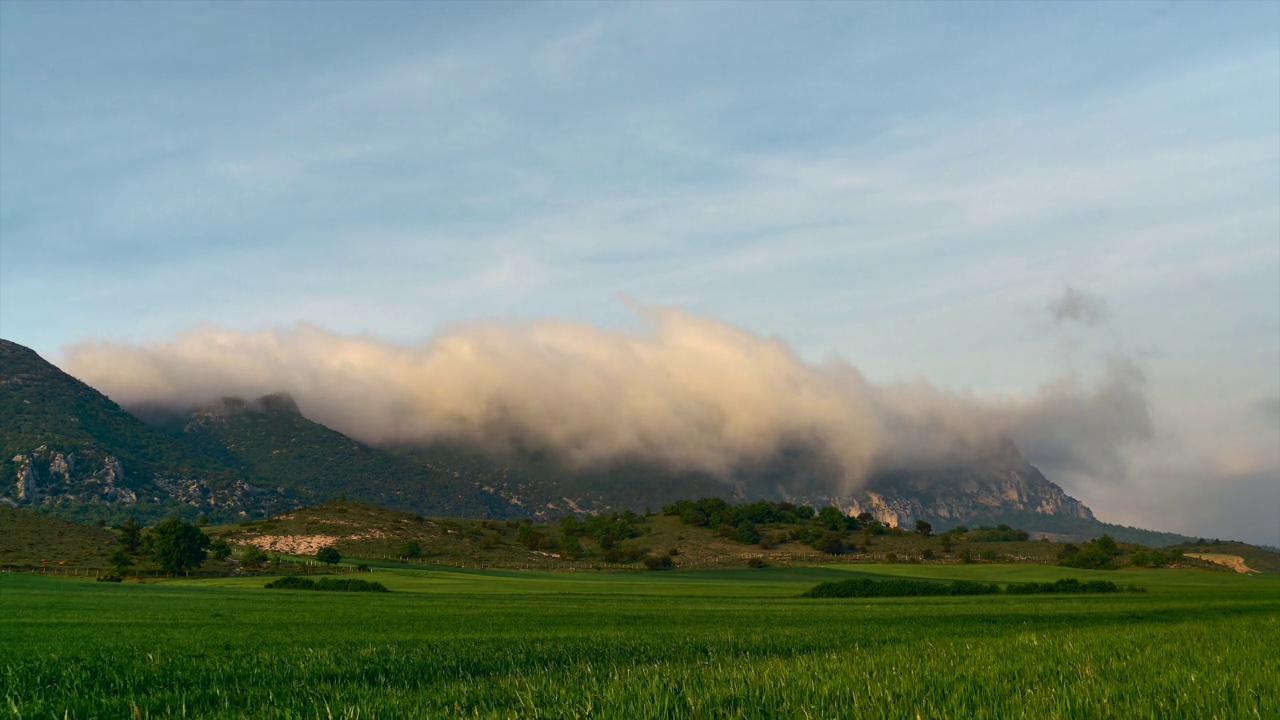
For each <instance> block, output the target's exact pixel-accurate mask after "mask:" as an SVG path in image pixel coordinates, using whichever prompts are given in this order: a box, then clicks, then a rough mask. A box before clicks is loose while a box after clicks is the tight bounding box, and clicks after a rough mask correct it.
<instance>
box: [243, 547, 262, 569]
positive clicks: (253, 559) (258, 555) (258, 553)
mask: <svg viewBox="0 0 1280 720" xmlns="http://www.w3.org/2000/svg"><path fill="white" fill-rule="evenodd" d="M266 561H267V554H266V553H264V552H262V549H261V548H259V547H258V546H257V545H250V546H248V547H246V548H245V549H244V550H242V551H241V552H240V566H241V567H245V568H256V567H259V566H261V565H262V563H264V562H266Z"/></svg>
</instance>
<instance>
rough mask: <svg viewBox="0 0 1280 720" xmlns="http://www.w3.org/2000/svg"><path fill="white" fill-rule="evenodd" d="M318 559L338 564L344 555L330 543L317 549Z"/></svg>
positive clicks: (325, 562)
mask: <svg viewBox="0 0 1280 720" xmlns="http://www.w3.org/2000/svg"><path fill="white" fill-rule="evenodd" d="M316 560H319V561H320V562H322V563H324V564H325V565H337V564H338V563H340V562H342V555H340V554H339V553H338V549H337V548H335V547H333V546H332V545H330V546H329V547H322V548H320V549H319V550H317V551H316Z"/></svg>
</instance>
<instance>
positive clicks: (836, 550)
mask: <svg viewBox="0 0 1280 720" xmlns="http://www.w3.org/2000/svg"><path fill="white" fill-rule="evenodd" d="M813 549H814V550H817V551H819V552H824V553H826V554H828V555H839V554H840V553H842V552H844V549H845V548H844V540H843V539H842V538H841V537H840V535H838V534H837V533H833V532H828V533H824V534H823V535H822V537H820V538H818V539H817V540H816V541H814V543H813Z"/></svg>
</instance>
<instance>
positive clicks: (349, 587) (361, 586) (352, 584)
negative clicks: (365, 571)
mask: <svg viewBox="0 0 1280 720" xmlns="http://www.w3.org/2000/svg"><path fill="white" fill-rule="evenodd" d="M263 587H266V588H268V589H272V590H327V591H335V592H389V591H388V590H387V588H386V586H384V585H383V584H382V583H380V582H376V581H373V580H356V579H354V578H343V579H341V580H339V579H338V578H320V579H319V580H312V579H311V578H303V577H295V576H289V577H282V578H280V579H278V580H273V581H271V582H269V583H267V584H266V585H264V586H263Z"/></svg>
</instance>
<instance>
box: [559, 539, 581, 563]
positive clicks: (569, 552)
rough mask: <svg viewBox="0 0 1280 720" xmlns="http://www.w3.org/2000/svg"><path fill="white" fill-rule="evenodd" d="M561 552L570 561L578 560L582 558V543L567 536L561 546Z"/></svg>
mask: <svg viewBox="0 0 1280 720" xmlns="http://www.w3.org/2000/svg"><path fill="white" fill-rule="evenodd" d="M561 552H562V553H563V554H564V556H565V557H567V558H569V559H570V560H576V559H578V558H580V557H582V543H581V542H579V540H578V538H576V537H574V536H572V535H569V536H566V537H565V539H564V542H563V543H562V544H561Z"/></svg>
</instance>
